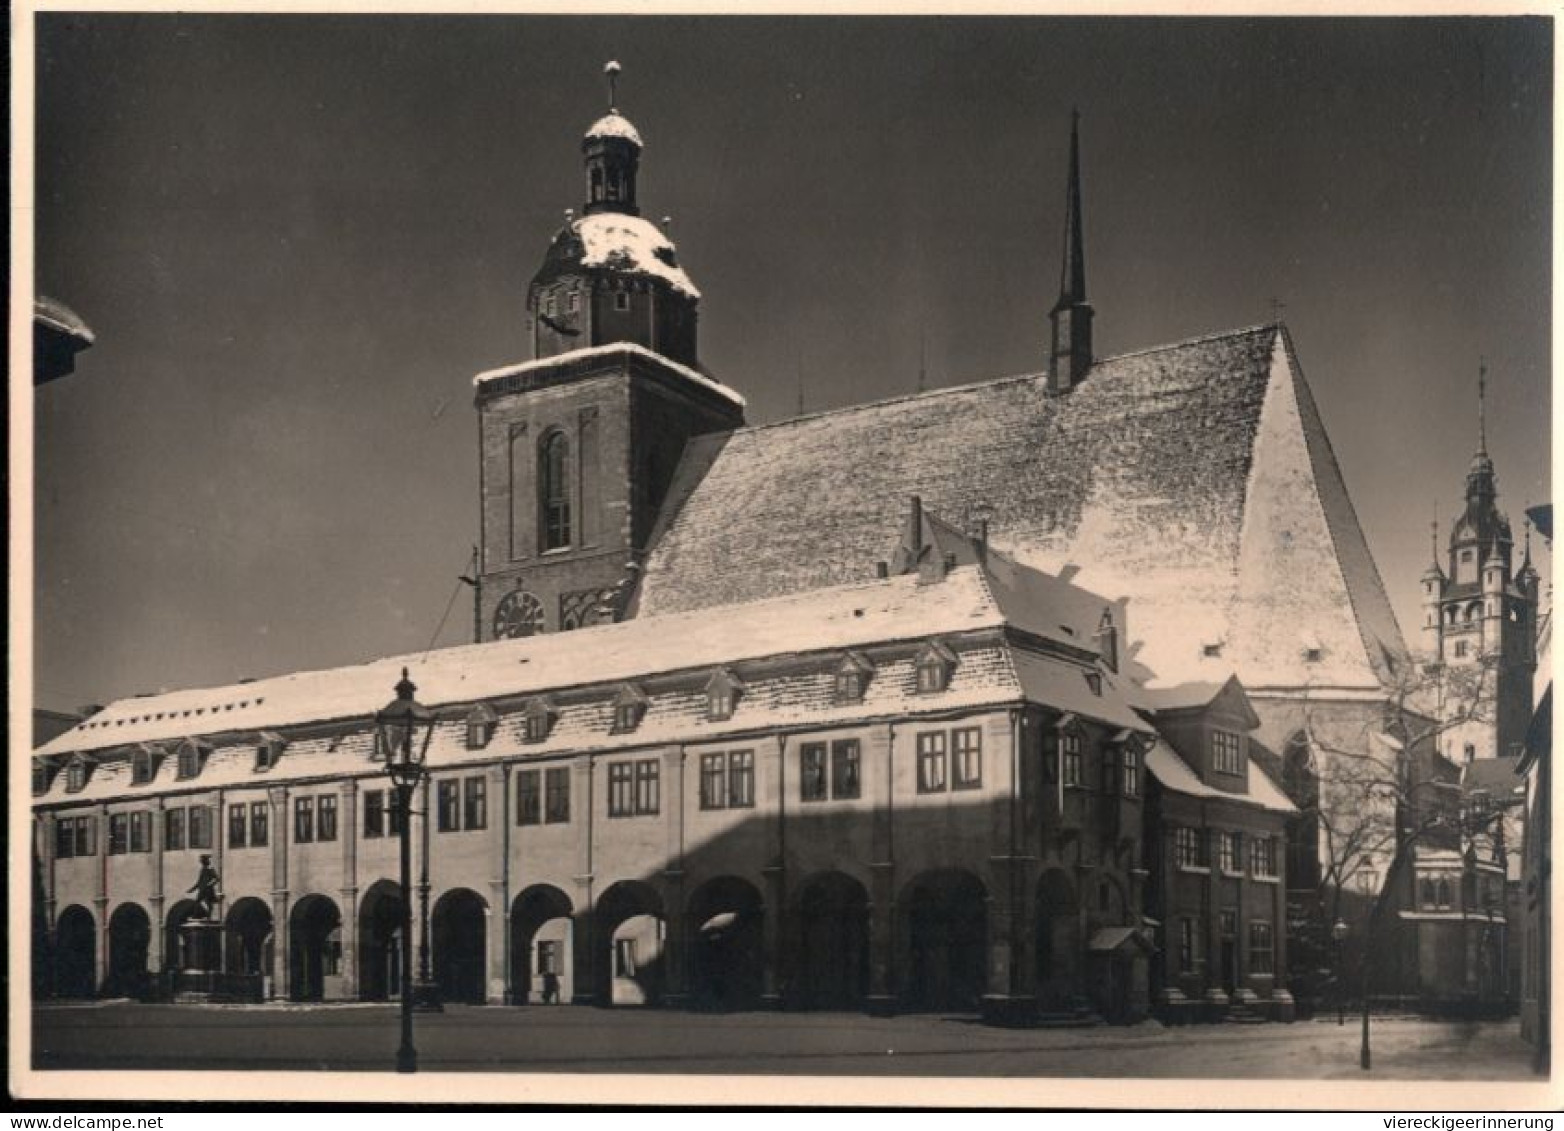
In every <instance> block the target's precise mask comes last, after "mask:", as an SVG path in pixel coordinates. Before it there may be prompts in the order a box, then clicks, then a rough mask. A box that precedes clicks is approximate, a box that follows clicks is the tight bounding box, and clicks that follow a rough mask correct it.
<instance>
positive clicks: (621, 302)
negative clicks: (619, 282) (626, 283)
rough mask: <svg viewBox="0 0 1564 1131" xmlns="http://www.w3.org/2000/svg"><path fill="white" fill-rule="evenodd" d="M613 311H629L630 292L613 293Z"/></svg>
mask: <svg viewBox="0 0 1564 1131" xmlns="http://www.w3.org/2000/svg"><path fill="white" fill-rule="evenodd" d="M614 309H615V310H629V309H630V292H628V291H615V292H614Z"/></svg>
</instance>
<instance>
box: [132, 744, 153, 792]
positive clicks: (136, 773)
mask: <svg viewBox="0 0 1564 1131" xmlns="http://www.w3.org/2000/svg"><path fill="white" fill-rule="evenodd" d="M154 769H155V767H154V764H153V761H152V751H150V750H147V749H144V748H138V749H137V750H136V751H135V752H133V753H132V754H131V756H130V784H131V785H146V784H148V783H149V782H150V781H151V780H152V774H153V771H154Z"/></svg>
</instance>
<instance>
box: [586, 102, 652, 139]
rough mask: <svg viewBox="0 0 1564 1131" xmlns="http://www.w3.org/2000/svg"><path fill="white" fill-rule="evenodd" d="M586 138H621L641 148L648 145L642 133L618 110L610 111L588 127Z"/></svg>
mask: <svg viewBox="0 0 1564 1131" xmlns="http://www.w3.org/2000/svg"><path fill="white" fill-rule="evenodd" d="M586 136H587V137H588V138H594V137H621V138H624V139H625V140H626V141H628V142H630V143H632V144H633V145H635V146H637V147H639V148H645V146H646V143H645V142H643V141H642V140H641V134H640V131H638V130H637V129H636V128H635V126H633V125H632V124H631V123H630V119H629V118H626V117H625V116H624V115H623V114H621V113H619V111H617V110H610V111H609V112H608V113H606V114H604V115H603V116H602V117H601V118H599V119H598V120H597V121H595V122H593V123H592V124H591V125H590V126H588V127H587V132H586Z"/></svg>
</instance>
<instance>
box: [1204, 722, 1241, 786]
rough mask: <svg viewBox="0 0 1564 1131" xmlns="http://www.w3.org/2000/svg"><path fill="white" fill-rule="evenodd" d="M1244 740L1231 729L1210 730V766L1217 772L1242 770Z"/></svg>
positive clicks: (1236, 773) (1229, 772)
mask: <svg viewBox="0 0 1564 1131" xmlns="http://www.w3.org/2000/svg"><path fill="white" fill-rule="evenodd" d="M1243 743H1244V740H1243V737H1242V736H1241V735H1237V734H1234V733H1233V732H1232V731H1226V730H1214V731H1212V732H1211V766H1212V769H1214V770H1216V772H1217V773H1219V774H1234V775H1241V774H1242V773H1243V772H1244V745H1243Z"/></svg>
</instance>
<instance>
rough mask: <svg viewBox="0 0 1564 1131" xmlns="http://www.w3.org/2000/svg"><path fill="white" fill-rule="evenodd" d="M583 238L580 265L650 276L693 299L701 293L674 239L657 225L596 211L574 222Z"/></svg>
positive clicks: (612, 213) (634, 217) (573, 226)
mask: <svg viewBox="0 0 1564 1131" xmlns="http://www.w3.org/2000/svg"><path fill="white" fill-rule="evenodd" d="M571 227H572V228H573V229H574V230H575V234H576V235H577V236H579V237H580V239H581V265H582V266H583V267H601V268H604V269H606V270H609V271H614V272H618V273H621V274H634V275H650V276H652V277H653V278H657V279H661V280H663V281H664V282H666V283H667V284H668V285H669V286H671V287H673V289H674V290H676V291H678V292H679V293H681V294H685V295H688V296H689V297H690V298H696V299H698V298H700V297H701V292H700V291H699V289H697V288H696V286H695V284H694V283H693V282H691V281H690V277H689V275H687V274H686V273H685V271H684V268H682V267H680V266H679V265H678V255H677V252H676V250H675V249H674V246H673V241H672V240H670V239H669V238H668V237H667V235H666V234H665V233H664V232H663V230H662V229H661V228H659V227H658V226H657V225H656V224H653V223H652V222H651V221H650V220H645V219H642V218H641V217H640V216H631V215H629V214H628V213H626V212H597V213H593V214H592V215H590V216H583V217H581V218H580V219H579V220H573V221H571Z"/></svg>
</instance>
